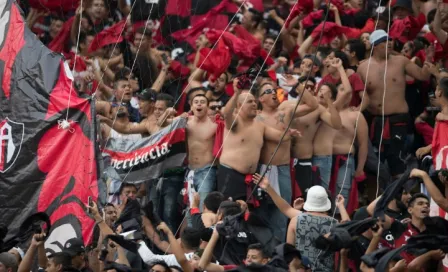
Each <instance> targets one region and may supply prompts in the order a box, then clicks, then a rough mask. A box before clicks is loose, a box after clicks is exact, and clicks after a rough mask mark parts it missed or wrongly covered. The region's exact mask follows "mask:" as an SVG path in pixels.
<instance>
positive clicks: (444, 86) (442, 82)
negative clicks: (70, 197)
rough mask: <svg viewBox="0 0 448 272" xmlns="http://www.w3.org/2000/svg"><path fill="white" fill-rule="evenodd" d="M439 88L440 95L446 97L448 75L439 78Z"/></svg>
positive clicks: (447, 94)
mask: <svg viewBox="0 0 448 272" xmlns="http://www.w3.org/2000/svg"><path fill="white" fill-rule="evenodd" d="M439 88H440V90H442V96H443V97H445V98H447V99H448V77H444V78H442V79H441V80H440V82H439Z"/></svg>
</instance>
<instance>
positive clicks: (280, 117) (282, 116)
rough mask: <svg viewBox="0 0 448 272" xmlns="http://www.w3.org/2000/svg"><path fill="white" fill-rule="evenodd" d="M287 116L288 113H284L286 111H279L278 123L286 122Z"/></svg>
mask: <svg viewBox="0 0 448 272" xmlns="http://www.w3.org/2000/svg"><path fill="white" fill-rule="evenodd" d="M285 116H286V114H284V113H279V114H278V120H277V124H278V123H282V124H284V123H285Z"/></svg>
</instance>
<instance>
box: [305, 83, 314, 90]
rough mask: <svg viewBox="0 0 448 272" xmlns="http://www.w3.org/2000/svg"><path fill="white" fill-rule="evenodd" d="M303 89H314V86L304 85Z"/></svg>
mask: <svg viewBox="0 0 448 272" xmlns="http://www.w3.org/2000/svg"><path fill="white" fill-rule="evenodd" d="M305 89H311V90H312V89H314V85H310V84H308V85H305Z"/></svg>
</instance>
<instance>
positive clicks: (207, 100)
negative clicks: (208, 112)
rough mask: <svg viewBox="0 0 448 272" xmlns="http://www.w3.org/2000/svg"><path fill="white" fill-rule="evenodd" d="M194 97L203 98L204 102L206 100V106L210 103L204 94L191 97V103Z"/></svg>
mask: <svg viewBox="0 0 448 272" xmlns="http://www.w3.org/2000/svg"><path fill="white" fill-rule="evenodd" d="M196 97H204V98H205V100H207V105H208V104H209V103H210V101H208V98H207V96H205V94H197V95H195V96H193V98H192V99H191V101H193V100H194V99H195V98H196Z"/></svg>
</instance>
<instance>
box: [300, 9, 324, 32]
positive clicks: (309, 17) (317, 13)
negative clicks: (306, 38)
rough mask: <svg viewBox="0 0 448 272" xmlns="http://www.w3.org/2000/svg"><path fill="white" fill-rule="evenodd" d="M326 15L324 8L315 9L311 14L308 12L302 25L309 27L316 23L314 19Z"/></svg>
mask: <svg viewBox="0 0 448 272" xmlns="http://www.w3.org/2000/svg"><path fill="white" fill-rule="evenodd" d="M323 15H324V11H323V10H322V9H320V10H318V11H313V12H311V13H310V14H308V15H307V16H306V17H305V18H303V20H302V25H303V27H304V28H308V27H310V26H313V25H314V20H320V19H322V16H323Z"/></svg>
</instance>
